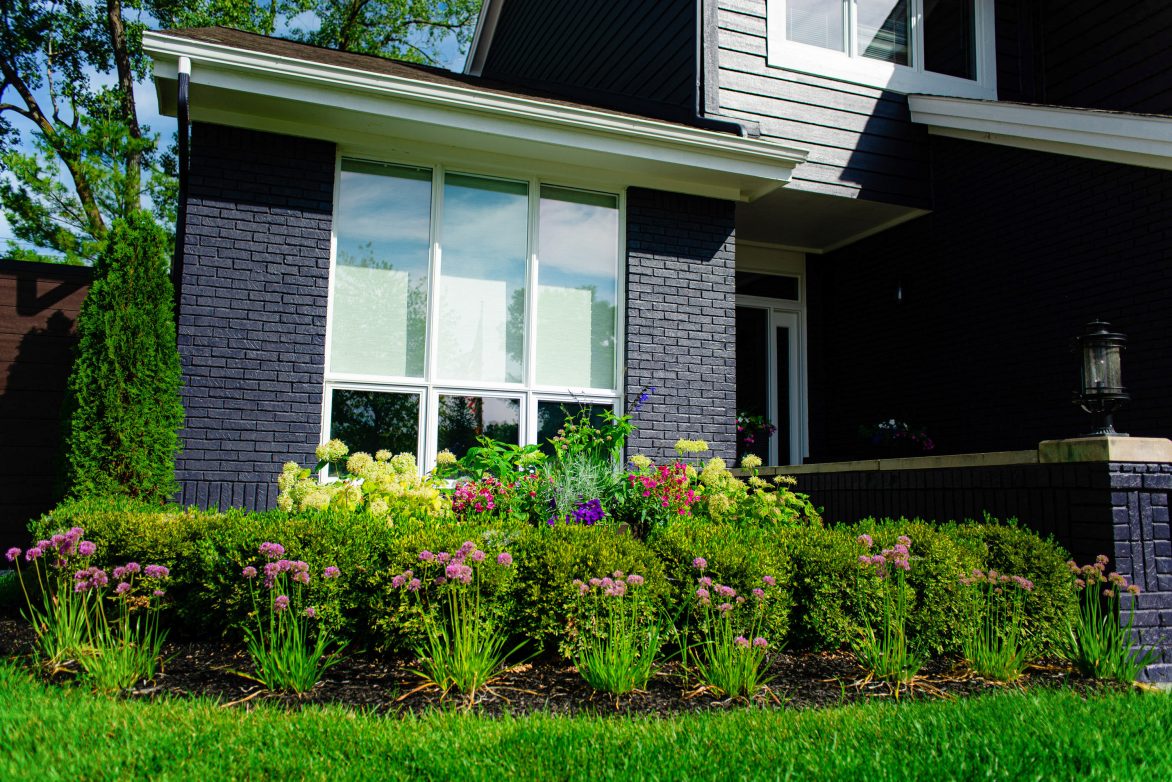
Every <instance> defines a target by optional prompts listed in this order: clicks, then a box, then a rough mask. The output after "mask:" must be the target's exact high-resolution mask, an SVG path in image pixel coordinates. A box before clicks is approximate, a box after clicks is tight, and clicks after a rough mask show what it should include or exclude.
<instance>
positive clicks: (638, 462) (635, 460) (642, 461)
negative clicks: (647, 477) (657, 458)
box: [631, 453, 651, 470]
mask: <svg viewBox="0 0 1172 782" xmlns="http://www.w3.org/2000/svg"><path fill="white" fill-rule="evenodd" d="M631 464H633V465H635V468H636V469H639V470H646V469H647V468H648V467H650V466H651V459H649V458H647V457H646V456H644V455H643V454H641V453H637V454H635V455H634V456H632V457H631Z"/></svg>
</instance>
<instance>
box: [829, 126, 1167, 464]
mask: <svg viewBox="0 0 1172 782" xmlns="http://www.w3.org/2000/svg"><path fill="white" fill-rule="evenodd" d="M932 152H933V188H934V191H935V192H934V204H933V207H934V212H933V213H932V214H930V215H927V216H925V217H922V218H919V219H917V220H914V221H912V222H910V223H907V224H905V225H902V226H899V227H897V228H894V229H892V230H889V231H886V232H884V233H882V234H879V235H877V236H874V237H871V238H869V239H866V240H864V241H862V242H859V243H857V244H854V245H851V246H850V247H847V248H844V249H842V250H839V251H837V252H834V253H829V254H827V255H825V256H822V257H819V258H816V259H811V262H810V264H809V287H808V290H809V296H810V310H809V317H810V326H811V328H810V346H809V355H810V373H811V375H810V416H811V420H810V427H811V446H812V456H813V457H814V458H815V460H817V461H833V460H843V459H850V458H855V457H858V456H863V455H865V454H863V453H862V450H861V449H862V447H863V444H862V441H861V440H860V438H859V434H858V428H859V426H860V425H865V424H874V423H875V422H877V421H880V420H886V419H889V418H892V417H894V418H899V419H903V420H907V421H910V422H912V423H918V424H920V425H921V426H923V427H925V428H926V429H927V431H928V433H929V434H930V435H931V436H932V437H933V438H934V439H935V441H936V445H937V449H938V450H937V452H938V453H964V452H971V451H1000V450H1013V449H1028V448H1033V447H1036V445H1037V443H1038V442H1040V441H1041V440H1046V439H1054V438H1061V437H1071V436H1075V435H1078V434H1081V433H1083V432H1085V431H1087V429H1089V428H1090V423H1091V421H1090V418H1089V417H1088V416H1087V415H1085V414H1084V413H1081V412H1079V411H1078V409H1077V408H1076V407H1075V406H1074V405H1072V404H1071V393H1072V390H1073V388H1074V382H1075V372H1076V367H1077V363H1076V358H1075V356H1074V355H1073V353H1071V351H1070V340H1071V338H1072V337H1073V336H1074V335H1076V334H1078V333H1080V332H1081V331H1082V329H1083V325H1084V324H1085V323H1086V322H1087V321H1090V320H1093V319H1095V318H1102V319H1104V320H1107V321H1110V322H1111V323H1112V324H1113V325H1114V326H1116V327H1117V328H1119V329H1120V330H1122V331H1123V332H1125V333H1127V335H1128V336H1129V338H1130V342H1129V346H1128V350H1127V352H1126V353H1125V354H1124V365H1123V378H1124V383H1125V384H1126V385H1127V386H1128V387H1129V388H1130V389H1131V391H1132V395H1133V397H1134V400H1133V402H1132V404H1131V406H1130V407H1129V408H1127V409H1126V410H1124V411H1123V412H1122V413H1120V414H1119V416H1118V419H1117V424H1116V425H1117V426H1118V427H1119V428H1120V431H1126V432H1130V433H1132V434H1140V435H1150V436H1161V437H1162V436H1167V435H1169V434H1172V394H1169V393H1168V389H1169V388H1170V387H1172V362H1169V361H1168V357H1169V356H1172V308H1169V307H1168V306H1167V302H1168V301H1169V299H1172V274H1170V273H1169V268H1170V266H1169V261H1170V260H1172V209H1169V208H1168V205H1169V204H1170V203H1172V172H1169V171H1159V170H1154V169H1146V168H1140V167H1136V166H1124V165H1117V164H1112V163H1104V162H1100V161H1093V160H1083V159H1079V158H1070V157H1064V156H1060V155H1052V154H1046V153H1041V152H1031V151H1026V150H1015V149H1009V148H1006V147H1000V146H996V145H992V144H981V143H976V142H968V141H959V140H955V139H945V138H934V139H933V141H932ZM897 285H902V287H903V292H904V297H903V301H902V302H897V301H896V298H895V291H896V287H897Z"/></svg>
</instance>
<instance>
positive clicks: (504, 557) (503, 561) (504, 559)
mask: <svg viewBox="0 0 1172 782" xmlns="http://www.w3.org/2000/svg"><path fill="white" fill-rule="evenodd" d="M496 563H497V564H498V565H500V566H502V567H508V566H509V565H511V564H513V555H512V554H510V553H509V552H507V551H502V552H501V553H500V554H498V555H497V558H496Z"/></svg>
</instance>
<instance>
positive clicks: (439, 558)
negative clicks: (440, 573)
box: [435, 551, 452, 565]
mask: <svg viewBox="0 0 1172 782" xmlns="http://www.w3.org/2000/svg"><path fill="white" fill-rule="evenodd" d="M451 560H452V555H451V554H449V553H448V552H446V551H441V552H440V553H439V554H437V555H436V557H435V561H436V562H438V563H440V564H441V565H446V564H448V562H450V561H451Z"/></svg>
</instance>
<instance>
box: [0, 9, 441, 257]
mask: <svg viewBox="0 0 1172 782" xmlns="http://www.w3.org/2000/svg"><path fill="white" fill-rule="evenodd" d="M312 22H313V17H312V15H309V14H303V15H302V16H299V17H296V18H294V19H293V20H291V23H290V25H289V26H300V27H309V26H310V25H311V24H312ZM278 35H280V31H278ZM440 64H441V65H443V66H444V67H447V68H450V69H452V70H457V71H458V70H462V69H463V68H464V53H463V52H462V51H461V50H460V47H459V45H458V43H457V41H456V39H455V37H454V36H449V37H448V38H447V39H446V40H445V41H444V42H443V43H442V44H441V46H440ZM93 76H94V78H95V79H96V80H97V81H98V82H99V83H100V82H102V81H109V82H113V76H112V75H111V74H96V73H95V74H93ZM134 99H135V102H136V104H137V106H138V121H139V124H141V125H145V126H147V127H149V128H150V130H151V132H153V133H156V134H158V136H159V138H160V141H161V142H162V143H163V144H166V143H168V142H169V141H170V139H172V138H173V137H174V134H175V127H176V123H175V118H174V117H164V116H163V115H161V114H160V113H159V102H158V100H157V99H156V96H155V86H154V84H153V83H152V82H151V81H150V80H147V81H145V82H142V83H139V84H136V85H135V88H134ZM37 100H38V101H41V102H42V105H45V103H47V100H48V91H47V89H44V88H42V89H40V90H38V91H37ZM13 124H14V125H15V126H16V127H18V128H19V129H20V130H21V133H22V139H23V140H24V142H25V143H24V144H23V147H24V148H25V149H29V148H31V145H30V144H29V143H28V138H29V135H30V134H29V131H30V128H31V126H30V125H29V124H28V123H25V122H23V121H22V120H20V118H19V117H14V118H13ZM9 241H19V240H17V239H16V237H15V236H13V235H12V228H11V226H10V225H9V224H8V221H7V220H6V219H5V218H4V215H3V213H2V212H0V254H3V252H4V248H5V247H6V246H7V244H8V242H9ZM21 244H24V243H23V242H21Z"/></svg>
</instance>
